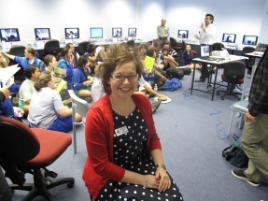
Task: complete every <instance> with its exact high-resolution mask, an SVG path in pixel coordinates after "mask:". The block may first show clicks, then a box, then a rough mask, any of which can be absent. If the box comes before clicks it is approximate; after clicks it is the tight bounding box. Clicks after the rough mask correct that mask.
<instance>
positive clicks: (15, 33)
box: [0, 28, 20, 42]
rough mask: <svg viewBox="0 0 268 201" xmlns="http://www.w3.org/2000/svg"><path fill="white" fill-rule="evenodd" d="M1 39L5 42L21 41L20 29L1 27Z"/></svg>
mask: <svg viewBox="0 0 268 201" xmlns="http://www.w3.org/2000/svg"><path fill="white" fill-rule="evenodd" d="M0 39H1V41H5V42H13V41H20V34H19V29H17V28H8V29H0Z"/></svg>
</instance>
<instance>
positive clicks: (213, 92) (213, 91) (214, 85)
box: [211, 66, 218, 101]
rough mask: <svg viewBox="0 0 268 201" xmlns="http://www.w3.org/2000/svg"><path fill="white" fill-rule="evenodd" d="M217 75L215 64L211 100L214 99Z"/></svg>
mask: <svg viewBox="0 0 268 201" xmlns="http://www.w3.org/2000/svg"><path fill="white" fill-rule="evenodd" d="M212 68H213V67H212ZM217 77H218V66H216V72H215V78H214V83H213V90H212V97H211V100H212V101H213V100H214V94H215V89H216V82H217Z"/></svg>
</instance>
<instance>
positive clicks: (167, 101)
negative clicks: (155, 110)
mask: <svg viewBox="0 0 268 201" xmlns="http://www.w3.org/2000/svg"><path fill="white" fill-rule="evenodd" d="M166 97H167V96H166ZM155 99H158V97H155ZM171 101H172V99H171V98H169V97H167V100H165V101H161V103H170V102H171Z"/></svg>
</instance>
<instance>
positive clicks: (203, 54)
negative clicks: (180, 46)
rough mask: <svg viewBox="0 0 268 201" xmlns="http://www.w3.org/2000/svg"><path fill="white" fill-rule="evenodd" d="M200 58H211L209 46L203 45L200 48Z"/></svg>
mask: <svg viewBox="0 0 268 201" xmlns="http://www.w3.org/2000/svg"><path fill="white" fill-rule="evenodd" d="M200 56H201V57H208V56H209V45H201V46H200Z"/></svg>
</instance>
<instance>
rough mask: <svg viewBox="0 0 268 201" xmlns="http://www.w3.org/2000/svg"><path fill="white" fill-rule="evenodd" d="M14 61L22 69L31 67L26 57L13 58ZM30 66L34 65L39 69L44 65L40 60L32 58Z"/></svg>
mask: <svg viewBox="0 0 268 201" xmlns="http://www.w3.org/2000/svg"><path fill="white" fill-rule="evenodd" d="M14 61H15V62H16V63H18V64H19V65H20V66H21V67H22V68H23V69H26V68H28V67H29V66H30V65H31V63H30V61H29V59H28V58H26V57H19V56H15V59H14ZM32 65H34V66H36V67H38V68H39V69H40V68H41V66H42V65H44V62H43V61H42V60H41V59H38V58H37V57H34V62H33V63H32Z"/></svg>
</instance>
